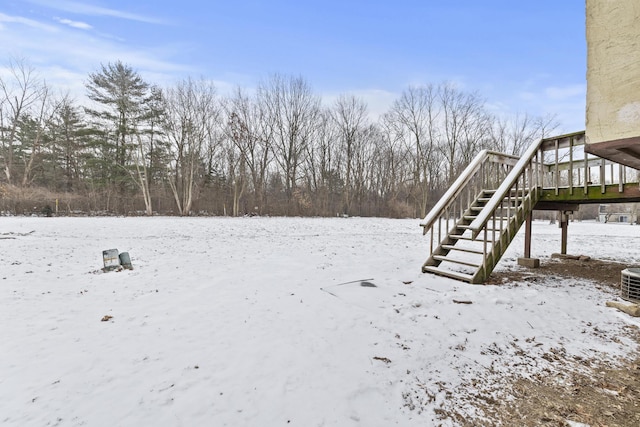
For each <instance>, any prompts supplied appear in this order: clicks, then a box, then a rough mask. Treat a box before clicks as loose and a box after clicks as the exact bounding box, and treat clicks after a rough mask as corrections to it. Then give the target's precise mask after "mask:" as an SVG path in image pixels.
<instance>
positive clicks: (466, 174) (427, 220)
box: [420, 150, 489, 233]
mask: <svg viewBox="0 0 640 427" xmlns="http://www.w3.org/2000/svg"><path fill="white" fill-rule="evenodd" d="M488 152H489V151H488V150H482V151H480V152H479V153H478V154H476V156H475V157H474V158H473V160H472V161H471V163H469V165H468V166H467V167H466V168H465V169H464V171H462V173H461V174H460V176H458V178H457V179H456V180H455V182H454V183H453V185H452V186H451V187H449V189H448V190H447V192H446V193H444V195H443V196H442V197H440V200H438V203H436V204H435V206H434V207H433V208H431V210H430V211H429V213H428V214H427V216H425V217H424V220H422V222H421V223H420V226H421V227H424V230H425V231H424V232H425V233H426V232H427V228H430V227H431V226H432V225H433V223H434V222H435V221H436V219H438V217H439V216H440V213H441V212H442V210H444V209H445V208H446V207H447V205H449V203H451V201H452V200H453V199H455V198H456V196H457V195H458V194H459V193H460V192H461V191H462V189H463V188H464V185H465V183H466V182H467V181H469V179H471V177H472V176H473V174H474V173H475V172H476V171H477V170H478V169H479V168H480V166H481V165H482V163H484V160H485V158H486V157H488Z"/></svg>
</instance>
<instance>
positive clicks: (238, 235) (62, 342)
mask: <svg viewBox="0 0 640 427" xmlns="http://www.w3.org/2000/svg"><path fill="white" fill-rule="evenodd" d="M418 223H419V221H418V220H390V219H374V218H348V219H343V218H329V219H323V218H314V219H303V218H233V219H232V218H164V217H159V218H23V217H10V218H1V219H0V238H1V239H0V307H1V308H2V321H1V323H0V339H1V344H0V424H2V425H9V426H44V425H51V426H53V425H60V426H80V425H86V426H103V425H104V426H114V425H115V426H143V425H147V426H150V425H162V426H196V425H215V426H279V425H282V426H289V425H293V426H303V427H307V426H367V427H369V426H381V427H382V426H391V425H399V426H430V425H440V424H442V425H445V426H446V425H456V424H457V423H459V422H460V419H459V418H458V419H456V418H455V417H452V416H451V414H458V415H462V416H464V417H468V419H473V417H479V418H478V419H479V420H482V417H483V416H487V414H486V413H483V412H482V411H481V409H479V408H478V407H476V404H477V403H486V402H487V401H491V402H495V404H496V405H508V404H509V399H508V396H507V397H506V398H505V395H504V391H505V390H504V385H505V384H507V383H509V382H510V381H512V380H515V379H517V378H528V377H530V376H532V375H538V374H549V375H551V374H553V373H554V372H557V371H558V370H562V369H564V366H565V364H564V361H566V360H567V359H571V358H574V359H575V360H592V359H596V360H597V359H599V360H609V361H615V360H617V359H618V358H620V357H634V355H637V347H636V343H635V342H634V341H632V340H631V339H630V338H628V337H627V334H626V332H625V331H626V330H628V329H629V325H631V329H633V328H636V329H637V327H638V326H640V322H638V321H636V320H633V319H632V318H629V317H628V316H626V315H624V314H621V313H619V312H617V311H615V310H613V309H610V308H606V307H605V306H604V303H605V301H607V300H614V299H617V293H616V292H615V290H611V289H609V288H603V287H599V286H595V285H594V284H593V283H589V282H586V281H584V280H578V279H566V278H558V277H556V278H553V277H552V278H546V279H544V280H531V281H521V282H512V283H508V284H504V285H501V286H475V285H468V284H464V283H459V282H456V281H453V280H450V279H446V278H441V277H436V276H432V275H425V274H422V273H421V272H420V266H421V265H422V263H423V262H424V260H425V259H426V256H427V255H426V254H427V244H428V243H427V239H426V238H424V236H422V233H421V231H422V230H421V229H420V228H419V227H418ZM533 236H534V240H533V254H534V256H540V257H547V256H549V255H550V254H551V253H553V252H557V251H558V250H559V245H560V243H559V240H560V231H559V229H558V228H557V225H551V224H548V223H547V222H535V223H534V230H533ZM638 237H640V227H638V226H629V225H613V224H597V223H577V222H576V223H571V224H570V226H569V252H570V253H584V254H586V255H590V256H592V257H599V258H612V259H617V260H620V261H626V262H629V263H630V264H637V263H638V261H639V258H638V252H637V241H638V240H637V239H638ZM110 248H117V249H119V250H120V251H128V252H129V253H130V255H131V258H132V261H133V265H134V270H133V271H122V272H111V273H102V272H100V270H99V269H100V267H101V266H102V250H104V249H110ZM521 255H522V236H520V238H519V239H517V240H516V241H515V242H514V243H513V244H512V246H511V247H510V248H509V251H508V252H507V254H506V256H505V258H504V260H503V261H502V262H501V264H499V267H498V269H510V268H514V265H515V258H516V257H517V256H521ZM105 315H109V316H113V317H112V318H111V319H110V320H109V321H106V322H103V321H101V319H102V318H103V316H105ZM503 398H504V399H503Z"/></svg>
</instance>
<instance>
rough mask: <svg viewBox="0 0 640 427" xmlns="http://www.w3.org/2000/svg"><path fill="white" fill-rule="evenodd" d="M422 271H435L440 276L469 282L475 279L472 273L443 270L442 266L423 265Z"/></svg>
mask: <svg viewBox="0 0 640 427" xmlns="http://www.w3.org/2000/svg"><path fill="white" fill-rule="evenodd" d="M422 272H423V273H433V274H437V275H439V276H445V277H449V278H451V279H456V280H462V281H463V282H468V283H471V280H473V276H472V275H470V274H465V273H459V272H457V271H451V270H443V269H441V268H438V267H433V266H430V265H425V266H423V267H422Z"/></svg>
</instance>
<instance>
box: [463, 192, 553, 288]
mask: <svg viewBox="0 0 640 427" xmlns="http://www.w3.org/2000/svg"><path fill="white" fill-rule="evenodd" d="M540 193H541V191H540V188H533V189H532V190H531V191H529V193H528V194H527V195H526V196H525V197H524V198H523V200H522V203H520V204H519V205H518V206H517V207H516V208H515V213H514V215H513V216H511V217H510V218H509V220H508V221H507V224H506V227H504V229H503V230H502V232H501V233H500V234H499V236H498V238H497V239H496V241H495V242H492V244H491V249H490V250H488V251H487V254H486V257H485V259H484V261H483V265H482V266H481V267H480V268H478V269H477V270H476V272H475V274H473V278H472V279H471V283H474V284H481V283H484V282H485V281H486V280H487V279H488V278H489V275H490V274H491V272H493V269H494V268H495V267H496V265H498V262H500V259H501V258H502V256H503V255H504V253H505V252H506V250H507V248H508V247H509V245H510V244H511V242H513V239H514V238H515V236H516V234H518V231H519V230H520V228H521V227H522V224H524V222H525V221H526V219H527V216H529V214H530V213H531V212H533V207H534V206H535V204H536V203H537V202H538V200H539V199H540ZM488 226H489V224H488V223H487V224H486V225H485V226H484V227H483V229H482V230H481V231H480V232H479V233H477V236H479V235H480V234H483V235H484V230H486V229H487V227H488ZM474 234H476V233H474ZM484 238H485V237H484V236H483V239H484Z"/></svg>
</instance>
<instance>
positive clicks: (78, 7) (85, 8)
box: [27, 0, 165, 24]
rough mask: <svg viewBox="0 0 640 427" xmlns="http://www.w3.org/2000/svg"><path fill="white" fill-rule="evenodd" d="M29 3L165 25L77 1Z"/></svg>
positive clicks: (64, 10)
mask: <svg viewBox="0 0 640 427" xmlns="http://www.w3.org/2000/svg"><path fill="white" fill-rule="evenodd" d="M27 1H28V2H29V3H33V4H37V5H39V6H44V7H48V8H51V9H55V10H59V11H63V12H68V13H74V14H77V15H90V16H110V17H113V18H121V19H127V20H130V21H138V22H145V23H148V24H165V22H164V21H163V20H161V19H158V18H154V17H151V16H144V15H138V14H135V13H129V12H125V11H122V10H116V9H109V8H106V7H101V6H95V5H92V4H85V3H80V2H76V1H68V0H27Z"/></svg>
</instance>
